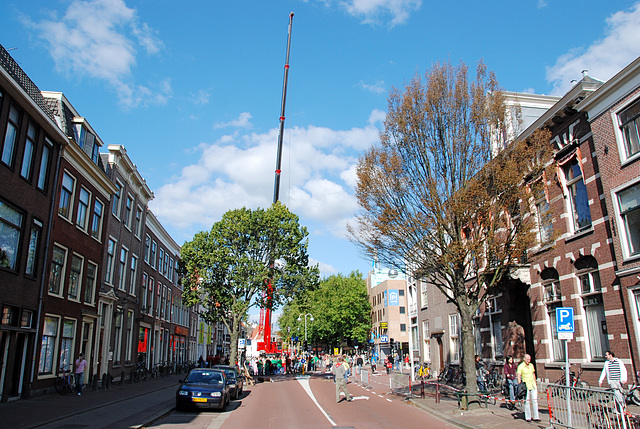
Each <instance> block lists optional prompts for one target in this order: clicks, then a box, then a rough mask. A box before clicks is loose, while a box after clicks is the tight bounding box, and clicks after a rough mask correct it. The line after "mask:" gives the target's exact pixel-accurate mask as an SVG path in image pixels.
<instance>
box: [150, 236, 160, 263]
mask: <svg viewBox="0 0 640 429" xmlns="http://www.w3.org/2000/svg"><path fill="white" fill-rule="evenodd" d="M157 248H158V245H157V244H156V242H155V241H154V242H153V243H151V256H150V259H151V266H152V267H153V268H155V267H156V249H157Z"/></svg>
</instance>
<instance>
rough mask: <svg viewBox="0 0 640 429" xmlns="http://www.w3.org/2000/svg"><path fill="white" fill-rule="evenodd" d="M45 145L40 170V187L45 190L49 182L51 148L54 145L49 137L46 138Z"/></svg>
mask: <svg viewBox="0 0 640 429" xmlns="http://www.w3.org/2000/svg"><path fill="white" fill-rule="evenodd" d="M44 142H45V145H44V146H43V147H42V157H41V158H40V170H39V171H38V189H41V190H43V191H44V190H45V189H46V187H47V185H48V183H49V160H50V159H51V150H52V148H53V145H52V144H51V142H50V141H49V139H45V140H44Z"/></svg>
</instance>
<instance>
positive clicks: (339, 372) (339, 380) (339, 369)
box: [331, 357, 353, 403]
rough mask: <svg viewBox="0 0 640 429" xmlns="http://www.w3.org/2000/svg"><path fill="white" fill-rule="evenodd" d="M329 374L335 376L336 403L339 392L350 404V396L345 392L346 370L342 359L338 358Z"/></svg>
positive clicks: (338, 398)
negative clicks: (331, 373)
mask: <svg viewBox="0 0 640 429" xmlns="http://www.w3.org/2000/svg"><path fill="white" fill-rule="evenodd" d="M331 372H333V375H334V376H335V380H336V403H338V402H340V392H343V393H344V395H345V396H346V397H347V401H348V402H351V401H352V400H353V398H351V395H350V394H349V391H348V390H347V382H346V381H345V378H346V375H345V374H346V369H345V364H344V358H342V357H339V358H338V361H337V362H336V363H335V365H333V368H331Z"/></svg>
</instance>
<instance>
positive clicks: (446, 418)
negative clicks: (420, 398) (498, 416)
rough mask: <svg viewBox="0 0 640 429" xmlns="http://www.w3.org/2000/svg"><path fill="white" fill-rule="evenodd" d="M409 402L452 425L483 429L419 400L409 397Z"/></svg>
mask: <svg viewBox="0 0 640 429" xmlns="http://www.w3.org/2000/svg"><path fill="white" fill-rule="evenodd" d="M407 402H409V403H410V404H412V405H413V406H414V407H418V408H420V409H421V410H423V411H425V412H427V413H428V414H431V415H432V416H434V417H437V418H438V419H440V420H443V421H445V422H447V423H450V424H452V425H455V426H458V427H459V428H462V429H481V428H479V427H478V426H473V425H469V424H467V423H462V422H461V421H459V420H457V419H454V418H453V417H450V416H448V415H446V414H444V413H441V412H440V411H437V410H434V409H433V408H431V407H428V406H426V405H423V404H421V403H419V402H416V401H414V400H413V399H408V400H407Z"/></svg>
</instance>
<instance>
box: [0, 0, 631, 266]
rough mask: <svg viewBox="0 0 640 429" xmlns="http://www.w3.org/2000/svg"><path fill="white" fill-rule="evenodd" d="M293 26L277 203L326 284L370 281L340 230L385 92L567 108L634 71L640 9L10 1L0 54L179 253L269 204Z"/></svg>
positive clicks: (420, 2) (385, 1)
mask: <svg viewBox="0 0 640 429" xmlns="http://www.w3.org/2000/svg"><path fill="white" fill-rule="evenodd" d="M454 4H455V7H453V5H454ZM292 11H293V12H294V13H295V16H294V20H293V36H292V43H291V57H290V66H291V68H290V71H289V86H288V97H287V109H286V121H285V134H284V152H283V159H282V170H283V173H282V182H281V193H280V199H281V201H283V202H284V203H285V204H286V205H287V206H288V207H289V208H290V209H291V210H292V211H293V212H295V213H297V214H298V215H299V216H300V218H301V222H302V224H303V225H305V226H307V228H308V229H309V232H310V245H309V250H310V257H311V259H312V261H313V262H314V263H318V264H320V269H321V273H322V275H324V276H327V275H331V274H336V273H339V272H341V273H349V272H350V271H352V270H355V269H359V270H360V271H361V272H362V273H366V272H367V271H368V270H369V269H370V267H371V261H369V260H366V259H362V258H361V257H360V255H358V253H357V251H356V249H355V248H354V246H353V245H352V244H351V243H349V242H348V241H347V240H346V239H345V225H346V223H347V222H348V221H349V219H350V218H352V217H353V216H354V214H355V213H356V212H357V210H358V207H357V204H356V201H355V198H354V186H355V165H356V163H357V160H358V157H359V156H360V154H362V152H363V151H364V150H366V149H367V148H368V147H370V146H371V145H374V144H376V143H377V141H378V132H379V130H380V127H381V126H382V121H383V120H384V116H385V111H386V108H387V95H388V93H389V91H390V90H391V89H392V88H393V87H396V88H402V87H403V85H404V84H405V83H407V82H408V81H409V80H410V79H411V78H412V77H413V76H414V75H415V73H424V71H425V70H426V69H427V68H428V67H430V66H431V65H432V64H433V63H435V62H438V61H443V60H447V59H449V60H451V61H452V62H453V63H457V62H459V61H464V62H465V63H466V64H467V65H469V66H470V67H471V68H472V69H473V68H474V67H475V64H476V63H477V61H478V60H480V59H483V60H484V61H485V63H486V64H487V66H488V68H489V69H490V70H493V71H495V73H496V75H497V77H498V80H499V81H500V83H501V85H502V86H503V87H504V89H506V90H509V91H524V92H534V93H537V94H555V95H561V94H563V93H564V92H565V91H567V90H568V89H569V88H570V85H571V83H570V82H571V80H573V79H579V78H580V77H581V71H582V70H583V69H588V70H589V75H591V76H592V77H595V78H599V79H602V80H606V79H608V78H610V77H611V76H612V75H614V74H615V73H616V72H617V71H619V70H620V69H621V68H623V67H624V66H625V65H627V64H628V63H629V62H631V61H632V60H633V59H635V58H636V57H637V56H638V55H640V43H638V41H639V40H640V3H637V2H635V1H607V2H603V1H591V0H585V1H580V2H574V1H567V0H547V1H543V0H517V1H513V0H511V1H499V0H496V1H491V2H479V1H467V0H462V1H459V2H457V3H448V2H442V1H426V0H340V1H338V0H335V1H334V0H306V1H304V0H299V1H296V0H291V1H264V0H256V1H254V0H236V1H183V2H176V1H169V0H140V1H131V0H97V1H91V0H87V1H79V0H74V1H70V0H47V1H41V0H29V1H27V2H25V1H23V0H3V1H2V3H1V4H0V43H1V44H2V45H3V46H4V47H5V48H7V49H11V51H10V52H11V54H12V56H13V57H14V58H15V59H16V60H17V61H18V63H19V64H20V65H21V67H22V68H23V69H24V70H25V71H26V72H27V74H28V75H29V76H30V77H31V78H32V80H33V81H34V82H35V83H36V84H37V85H38V86H39V88H40V89H42V90H47V91H62V92H63V93H64V94H65V95H66V96H67V98H68V99H69V100H70V101H71V103H72V104H73V105H74V107H75V108H76V109H77V110H78V111H79V112H80V114H81V115H82V116H84V117H85V118H87V120H88V121H89V123H90V124H91V125H92V127H93V128H94V129H95V130H96V131H97V133H98V134H99V135H100V137H101V139H102V140H103V141H105V142H106V144H122V145H124V146H125V147H126V149H127V151H128V154H129V156H130V157H131V159H132V160H133V162H134V163H136V164H137V166H138V169H139V171H140V173H141V174H142V176H143V177H144V178H145V179H146V180H147V183H148V184H149V186H150V187H151V189H152V190H153V191H154V193H155V199H154V200H153V201H152V202H151V203H150V207H151V209H152V210H153V212H154V213H155V214H156V215H157V216H158V217H159V218H160V220H161V221H162V223H163V225H164V226H165V228H166V229H167V230H168V231H169V232H170V233H171V234H172V236H173V237H174V238H175V239H176V241H177V242H178V243H179V244H182V243H184V241H186V240H189V239H190V238H191V237H192V236H193V235H194V234H195V233H196V232H198V231H201V230H208V229H210V227H211V225H212V224H213V223H214V222H215V221H217V220H219V219H220V216H221V215H222V214H223V213H224V212H226V211H227V210H229V209H233V208H237V207H242V206H246V207H250V208H256V207H268V206H269V205H270V204H271V201H272V198H273V182H274V170H275V159H276V146H277V140H278V118H279V116H280V102H281V94H282V81H283V75H284V62H285V53H286V42H287V27H288V23H289V13H290V12H292ZM13 48H15V49H13Z"/></svg>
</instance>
